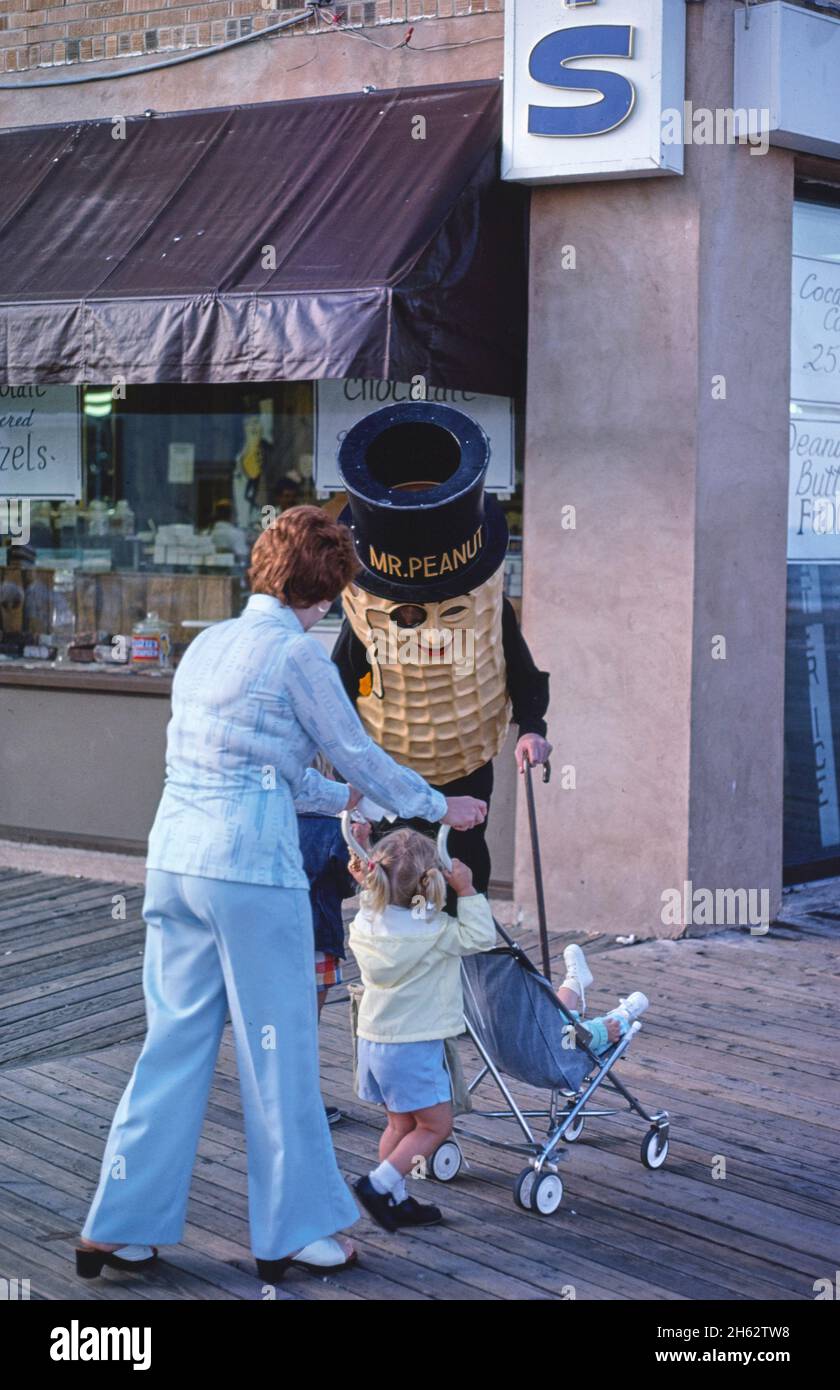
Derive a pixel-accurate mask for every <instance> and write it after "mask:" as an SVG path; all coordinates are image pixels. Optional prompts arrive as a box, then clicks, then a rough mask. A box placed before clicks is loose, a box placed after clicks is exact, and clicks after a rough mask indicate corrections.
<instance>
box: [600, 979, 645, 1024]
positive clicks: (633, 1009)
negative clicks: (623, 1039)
mask: <svg viewBox="0 0 840 1390" xmlns="http://www.w3.org/2000/svg"><path fill="white" fill-rule="evenodd" d="M649 1003H650V1000H649V999H648V997H647V995H646V994H642V992H641V990H638V989H637V990H634V992H633V993H632V994H628V996H627V998H626V999H622V1000H621V1003H620V1004H619V1006H618V1008H617V1009H610V1011H609V1013H608V1014H607V1018H619V1019H621V1021H622V1022H623V1023H624V1024H625V1025H626V1026H625V1032H626V1030H627V1028H629V1027H630V1024H631V1023H635V1022H636V1019H637V1018H639V1017H640V1016H641V1015H642V1014H643V1013H644V1011H645V1009H646V1008H647V1007H648V1005H649Z"/></svg>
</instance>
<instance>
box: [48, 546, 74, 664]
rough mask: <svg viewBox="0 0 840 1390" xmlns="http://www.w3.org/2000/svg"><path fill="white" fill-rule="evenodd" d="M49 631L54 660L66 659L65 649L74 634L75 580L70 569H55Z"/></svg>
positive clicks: (63, 660)
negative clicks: (54, 654) (55, 652)
mask: <svg viewBox="0 0 840 1390" xmlns="http://www.w3.org/2000/svg"><path fill="white" fill-rule="evenodd" d="M50 632H51V633H52V637H53V641H54V643H55V645H56V648H57V655H56V660H57V661H59V662H66V661H67V659H68V658H67V649H68V647H69V646H70V643H71V642H72V641H73V638H74V637H75V635H76V581H75V578H74V575H73V571H72V570H66V569H65V570H56V571H55V574H54V575H53V585H52V610H51V614H50Z"/></svg>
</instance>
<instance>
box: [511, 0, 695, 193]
mask: <svg viewBox="0 0 840 1390" xmlns="http://www.w3.org/2000/svg"><path fill="white" fill-rule="evenodd" d="M684 96H685V4H684V0H589V3H588V4H587V5H585V6H584V5H581V4H569V5H567V6H561V5H560V3H559V0H507V4H506V6H505V128H504V142H503V157H502V177H503V178H505V179H509V180H514V181H518V182H522V183H559V182H563V181H566V180H568V181H574V180H583V179H611V178H638V177H639V176H640V175H644V174H668V173H673V174H681V173H682V171H683V148H682V145H681V144H679V143H673V142H671V141H666V140H663V112H666V111H671V110H673V109H674V108H677V109H679V110H680V111H681V110H682V106H683V100H684Z"/></svg>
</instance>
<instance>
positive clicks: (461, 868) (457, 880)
mask: <svg viewBox="0 0 840 1390" xmlns="http://www.w3.org/2000/svg"><path fill="white" fill-rule="evenodd" d="M443 876H444V878H445V879H446V882H447V883H448V884H449V887H450V888H454V889H455V892H456V893H457V894H458V897H459V898H465V897H467V896H468V895H469V894H470V893H474V892H475V889H474V888H473V876H472V869H471V868H470V867H469V865H468V864H462V863H461V860H460V859H453V860H452V868H451V869H449V870H448V871H447V870H446V869H444V871H443Z"/></svg>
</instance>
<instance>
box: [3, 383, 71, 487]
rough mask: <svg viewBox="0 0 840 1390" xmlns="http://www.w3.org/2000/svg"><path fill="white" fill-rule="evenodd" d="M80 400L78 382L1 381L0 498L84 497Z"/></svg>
mask: <svg viewBox="0 0 840 1390" xmlns="http://www.w3.org/2000/svg"><path fill="white" fill-rule="evenodd" d="M79 405H80V403H79V392H78V388H77V387H75V386H0V497H20V498H26V497H33V498H34V497H43V498H50V499H54V500H58V501H64V500H70V501H74V502H75V501H78V500H79V499H80V498H81V495H82V470H81V411H80V408H79Z"/></svg>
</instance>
